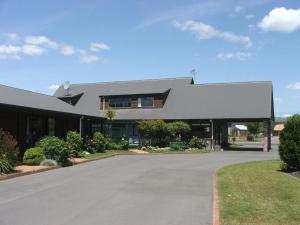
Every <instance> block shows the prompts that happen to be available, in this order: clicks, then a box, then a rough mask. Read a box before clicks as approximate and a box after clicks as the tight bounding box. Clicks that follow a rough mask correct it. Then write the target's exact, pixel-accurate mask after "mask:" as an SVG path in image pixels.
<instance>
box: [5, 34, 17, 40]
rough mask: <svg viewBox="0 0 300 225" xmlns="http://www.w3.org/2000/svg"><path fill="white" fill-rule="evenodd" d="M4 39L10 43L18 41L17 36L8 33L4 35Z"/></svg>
mask: <svg viewBox="0 0 300 225" xmlns="http://www.w3.org/2000/svg"><path fill="white" fill-rule="evenodd" d="M6 37H7V38H8V39H9V40H10V41H16V40H17V39H18V35H17V34H15V33H8V34H6Z"/></svg>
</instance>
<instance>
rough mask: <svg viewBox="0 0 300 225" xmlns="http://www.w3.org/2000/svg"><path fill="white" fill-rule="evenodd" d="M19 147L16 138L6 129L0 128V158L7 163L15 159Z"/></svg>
mask: <svg viewBox="0 0 300 225" xmlns="http://www.w3.org/2000/svg"><path fill="white" fill-rule="evenodd" d="M18 155H19V148H18V143H17V141H16V139H15V138H14V137H13V136H12V135H11V134H10V133H9V132H7V131H4V130H3V129H2V128H0V159H5V160H7V161H8V162H9V163H14V162H16V161H17V159H18Z"/></svg>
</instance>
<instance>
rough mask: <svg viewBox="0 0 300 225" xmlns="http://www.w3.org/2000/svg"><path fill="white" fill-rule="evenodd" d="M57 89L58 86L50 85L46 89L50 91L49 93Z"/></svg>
mask: <svg viewBox="0 0 300 225" xmlns="http://www.w3.org/2000/svg"><path fill="white" fill-rule="evenodd" d="M58 88H59V85H57V84H52V85H50V86H49V87H48V88H47V89H48V90H50V91H56V90H57V89H58Z"/></svg>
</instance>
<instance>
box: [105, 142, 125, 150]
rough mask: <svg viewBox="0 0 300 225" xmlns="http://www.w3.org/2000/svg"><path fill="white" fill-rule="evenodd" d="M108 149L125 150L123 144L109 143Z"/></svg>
mask: <svg viewBox="0 0 300 225" xmlns="http://www.w3.org/2000/svg"><path fill="white" fill-rule="evenodd" d="M107 149H108V150H123V146H122V145H121V144H116V143H108V145H107Z"/></svg>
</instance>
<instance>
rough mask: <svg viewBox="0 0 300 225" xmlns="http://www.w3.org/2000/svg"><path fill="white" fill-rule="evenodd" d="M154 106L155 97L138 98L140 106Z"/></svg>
mask: <svg viewBox="0 0 300 225" xmlns="http://www.w3.org/2000/svg"><path fill="white" fill-rule="evenodd" d="M151 107H154V97H140V98H138V108H151Z"/></svg>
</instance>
